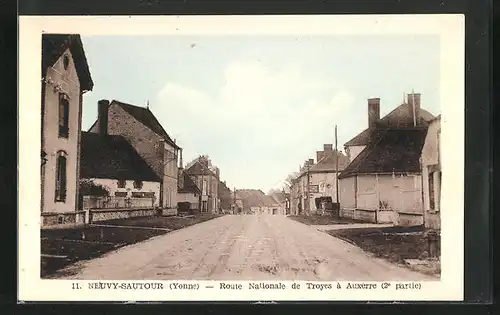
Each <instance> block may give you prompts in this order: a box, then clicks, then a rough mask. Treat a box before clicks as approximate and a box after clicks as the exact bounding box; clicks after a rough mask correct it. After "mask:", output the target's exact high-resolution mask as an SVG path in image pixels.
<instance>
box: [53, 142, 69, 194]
mask: <svg viewBox="0 0 500 315" xmlns="http://www.w3.org/2000/svg"><path fill="white" fill-rule="evenodd" d="M57 155H58V156H57V160H56V191H55V193H56V194H55V195H56V196H55V200H56V202H65V201H66V182H67V178H66V176H67V174H66V153H65V152H64V151H59V152H58V153H57Z"/></svg>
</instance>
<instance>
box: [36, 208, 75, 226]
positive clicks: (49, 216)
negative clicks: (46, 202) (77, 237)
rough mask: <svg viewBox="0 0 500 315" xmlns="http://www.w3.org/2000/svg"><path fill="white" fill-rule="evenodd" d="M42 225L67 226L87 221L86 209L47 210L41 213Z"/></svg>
mask: <svg viewBox="0 0 500 315" xmlns="http://www.w3.org/2000/svg"><path fill="white" fill-rule="evenodd" d="M40 219H41V226H42V227H55V226H57V227H67V226H74V225H78V224H83V223H85V211H71V212H61V213H59V212H45V213H42V215H41V218H40Z"/></svg>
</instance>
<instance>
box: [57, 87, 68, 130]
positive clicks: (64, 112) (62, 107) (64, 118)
mask: <svg viewBox="0 0 500 315" xmlns="http://www.w3.org/2000/svg"><path fill="white" fill-rule="evenodd" d="M68 135H69V102H68V97H67V96H66V94H63V93H60V94H59V137H63V138H68Z"/></svg>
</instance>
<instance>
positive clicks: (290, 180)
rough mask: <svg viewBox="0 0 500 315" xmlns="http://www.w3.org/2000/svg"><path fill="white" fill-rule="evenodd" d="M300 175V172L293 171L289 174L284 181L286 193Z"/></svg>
mask: <svg viewBox="0 0 500 315" xmlns="http://www.w3.org/2000/svg"><path fill="white" fill-rule="evenodd" d="M298 176H299V173H298V172H293V173H291V174H289V175H288V176H287V177H286V178H285V181H284V185H283V189H284V190H285V192H286V193H289V192H290V189H291V188H292V186H293V181H294V180H295V179H296V178H297V177H298Z"/></svg>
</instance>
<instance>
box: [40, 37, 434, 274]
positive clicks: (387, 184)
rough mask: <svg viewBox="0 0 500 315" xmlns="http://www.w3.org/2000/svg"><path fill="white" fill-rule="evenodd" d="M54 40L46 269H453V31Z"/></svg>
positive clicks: (44, 187)
mask: <svg viewBox="0 0 500 315" xmlns="http://www.w3.org/2000/svg"><path fill="white" fill-rule="evenodd" d="M40 40H41V42H42V50H41V52H40V53H41V56H42V72H41V78H40V79H41V82H42V84H41V116H40V119H41V159H40V174H41V175H40V176H41V177H40V178H41V185H40V194H41V195H40V196H41V200H40V238H41V239H40V241H41V253H40V255H41V256H40V261H41V264H40V277H41V278H43V279H79V280H96V279H99V280H106V279H113V280H219V281H226V280H227V281H229V280H244V281H250V280H251V281H259V280H283V281H284V280H289V281H295V280H304V281H390V280H398V281H404V280H413V281H418V280H424V281H439V279H440V275H441V253H440V252H441V250H440V249H441V233H440V230H441V215H440V205H441V162H440V161H441V159H440V152H441V141H440V135H441V105H442V104H441V95H440V93H442V91H441V90H440V80H441V78H440V60H441V59H440V49H441V47H440V39H439V36H434V35H426V34H422V35H418V34H415V35H413V36H408V35H397V34H388V35H362V34H361V35H328V36H326V35H310V36H305V35H297V36H292V35H269V36H262V35H219V36H216V35H200V36H197V35H183V36H180V35H175V34H172V35H154V36H152V35H151V36H133V35H131V36H97V35H96V36H92V35H81V34H75V33H72V32H67V33H64V32H61V33H44V34H43V35H42V36H41V38H40ZM32 213H33V212H32Z"/></svg>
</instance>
